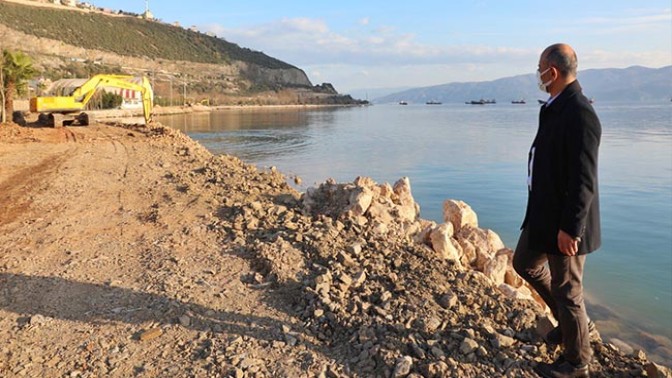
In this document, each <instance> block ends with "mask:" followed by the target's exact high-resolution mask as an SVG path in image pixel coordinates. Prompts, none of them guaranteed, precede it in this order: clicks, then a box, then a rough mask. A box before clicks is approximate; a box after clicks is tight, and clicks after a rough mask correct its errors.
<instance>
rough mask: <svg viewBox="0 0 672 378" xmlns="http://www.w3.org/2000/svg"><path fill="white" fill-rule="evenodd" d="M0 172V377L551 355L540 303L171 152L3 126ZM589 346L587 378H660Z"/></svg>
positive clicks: (155, 136)
mask: <svg viewBox="0 0 672 378" xmlns="http://www.w3.org/2000/svg"><path fill="white" fill-rule="evenodd" d="M0 160H1V161H2V164H0V209H1V210H0V211H1V213H0V339H1V340H4V343H2V344H0V376H8V377H13V376H28V377H32V376H70V377H79V376H81V377H97V376H113V377H128V376H140V377H155V376H176V377H177V376H195V377H228V376H233V377H315V376H320V377H345V376H352V377H355V376H357V377H369V376H381V377H389V376H394V377H403V376H409V377H420V376H425V377H441V376H445V377H458V376H459V377H485V376H488V377H491V376H492V377H496V376H507V377H534V376H535V374H534V373H533V372H532V368H533V366H534V365H535V364H536V363H537V362H540V361H550V360H552V359H553V358H554V357H555V355H556V353H557V351H556V350H555V349H551V348H547V347H546V345H544V344H543V342H542V341H541V340H540V339H539V337H538V336H537V335H536V334H535V332H534V327H535V319H536V317H537V316H539V315H540V314H541V311H540V309H539V308H538V307H537V306H536V305H535V304H534V303H533V302H532V301H520V300H516V299H511V298H508V297H505V296H504V295H503V294H502V293H501V292H499V291H498V290H497V288H496V287H494V286H492V285H491V284H490V283H489V282H488V281H487V279H484V277H483V276H482V275H481V274H479V273H476V272H472V271H469V270H464V269H460V268H459V267H458V266H456V265H455V264H454V263H453V262H449V261H446V260H445V259H443V258H441V256H438V255H436V254H434V253H432V252H431V249H430V250H428V249H427V248H426V247H424V246H422V245H421V244H416V243H414V242H413V240H412V238H409V235H408V230H406V231H404V232H401V231H400V230H401V228H399V227H397V226H396V225H394V224H390V225H387V227H386V228H385V230H381V227H380V225H374V223H373V222H367V220H366V219H363V218H365V217H366V216H367V215H366V214H364V215H362V216H360V218H359V220H358V221H356V222H353V221H351V220H348V219H339V218H336V217H333V216H332V215H331V212H330V211H325V210H326V209H332V207H333V206H332V205H333V204H331V203H329V198H328V197H329V195H328V191H324V190H326V189H328V188H330V187H329V186H327V187H324V188H323V189H324V190H323V191H322V192H321V197H320V198H321V199H320V201H322V202H320V203H315V202H313V203H311V207H310V209H307V208H306V207H305V205H304V203H305V202H304V201H302V200H301V196H300V193H297V192H295V191H294V190H293V189H291V188H290V187H289V186H288V185H287V184H286V183H285V178H284V177H283V176H282V175H281V174H280V173H278V172H275V171H260V170H258V169H256V168H255V167H253V166H249V165H246V164H244V163H242V162H241V161H240V160H239V159H237V158H235V157H231V156H219V157H215V156H212V155H211V154H210V153H208V152H207V151H206V150H205V149H203V148H202V147H201V146H200V145H198V144H197V143H195V142H193V141H192V140H190V139H189V138H187V137H186V136H184V135H182V134H181V133H179V132H176V131H173V130H170V129H167V128H163V127H160V126H156V127H151V128H145V127H140V126H138V127H125V128H123V127H111V126H101V125H98V126H90V127H68V128H61V129H51V128H20V127H17V126H0ZM325 188H326V189H325ZM362 217H363V218H362ZM390 222H394V220H390ZM383 231H384V232H383ZM593 345H594V347H595V357H596V358H595V363H594V364H593V365H592V366H591V370H592V372H593V376H598V377H618V376H622V377H629V376H647V375H648V376H653V374H654V371H657V370H656V367H655V366H654V365H652V364H650V363H649V362H648V361H647V360H646V358H645V356H643V355H641V354H640V355H638V356H632V355H628V356H625V355H622V354H621V353H620V352H619V351H618V350H616V349H615V348H613V347H612V346H610V345H606V344H602V343H600V342H595V343H594V344H593Z"/></svg>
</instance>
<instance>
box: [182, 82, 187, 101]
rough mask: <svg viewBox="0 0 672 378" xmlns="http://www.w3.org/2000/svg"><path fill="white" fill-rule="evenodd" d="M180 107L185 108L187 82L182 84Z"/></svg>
mask: <svg viewBox="0 0 672 378" xmlns="http://www.w3.org/2000/svg"><path fill="white" fill-rule="evenodd" d="M182 105H183V106H187V82H186V81H183V82H182Z"/></svg>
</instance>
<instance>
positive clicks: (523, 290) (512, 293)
mask: <svg viewBox="0 0 672 378" xmlns="http://www.w3.org/2000/svg"><path fill="white" fill-rule="evenodd" d="M498 288H499V290H500V291H501V292H502V293H504V295H506V296H507V297H509V298H515V299H524V300H529V301H533V300H534V298H532V293H531V292H530V290H529V289H527V287H525V286H521V287H520V288H518V289H516V288H514V287H512V286H509V285H507V284H505V283H503V284H501V285H499V286H498Z"/></svg>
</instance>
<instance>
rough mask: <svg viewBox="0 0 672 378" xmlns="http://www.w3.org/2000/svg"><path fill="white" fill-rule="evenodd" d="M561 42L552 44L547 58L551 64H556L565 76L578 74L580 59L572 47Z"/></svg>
mask: <svg viewBox="0 0 672 378" xmlns="http://www.w3.org/2000/svg"><path fill="white" fill-rule="evenodd" d="M563 47H564V45H563V44H561V43H558V44H555V45H551V46H549V47H548V49H547V54H546V60H547V61H548V63H549V64H550V65H553V66H555V67H556V68H557V69H558V70H559V71H560V73H562V75H563V76H569V75H571V76H576V68H577V67H578V65H579V64H578V59H577V58H576V53H575V52H574V50H572V49H566V48H563Z"/></svg>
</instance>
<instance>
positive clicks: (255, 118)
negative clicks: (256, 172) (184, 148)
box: [157, 109, 334, 162]
mask: <svg viewBox="0 0 672 378" xmlns="http://www.w3.org/2000/svg"><path fill="white" fill-rule="evenodd" d="M157 119H158V121H159V122H161V123H163V124H164V125H167V126H170V127H173V128H176V129H179V130H182V131H183V132H185V133H186V134H189V135H190V136H191V137H192V138H194V139H195V140H197V141H199V142H200V143H201V144H203V145H204V146H205V147H206V148H207V149H209V150H210V151H212V152H213V153H215V154H223V153H225V154H231V155H236V156H238V157H240V158H241V159H243V160H246V161H253V162H258V161H263V160H266V159H279V158H281V157H282V156H286V155H296V154H300V153H301V152H302V150H304V149H306V148H307V147H308V146H310V144H311V142H310V140H311V138H312V137H313V135H314V134H313V133H312V132H311V128H320V129H321V130H320V133H322V134H323V133H325V132H327V131H328V129H329V128H331V127H333V125H334V120H333V110H331V109H321V110H317V111H316V110H311V111H304V110H296V109H271V110H268V109H262V110H255V111H250V110H240V109H235V110H222V111H216V112H203V113H190V114H174V115H164V116H159V117H157ZM325 129H326V130H325Z"/></svg>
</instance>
